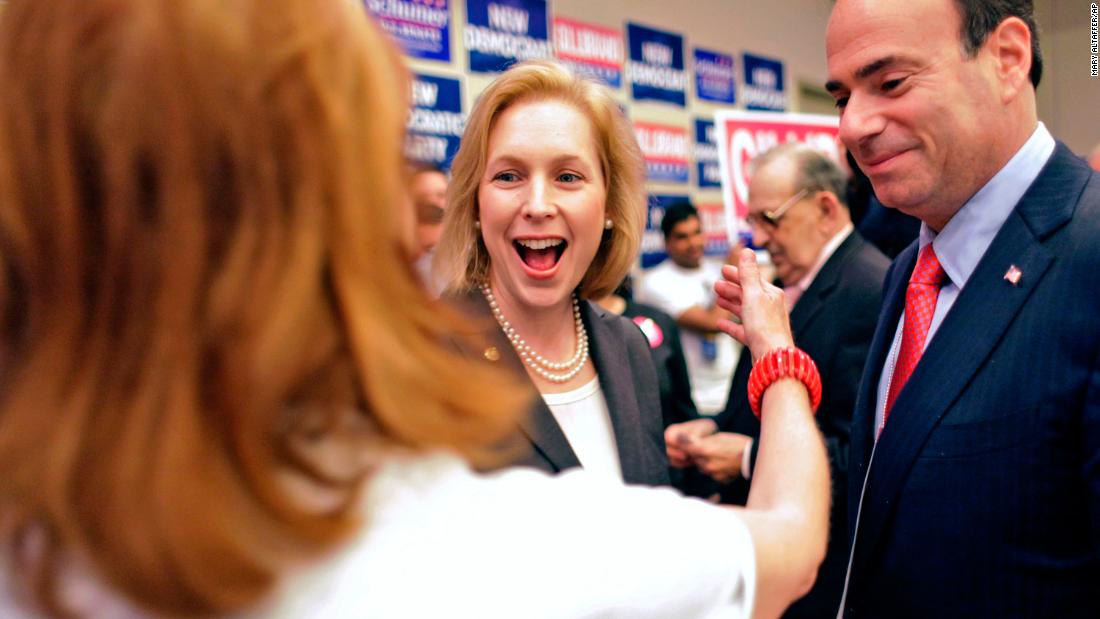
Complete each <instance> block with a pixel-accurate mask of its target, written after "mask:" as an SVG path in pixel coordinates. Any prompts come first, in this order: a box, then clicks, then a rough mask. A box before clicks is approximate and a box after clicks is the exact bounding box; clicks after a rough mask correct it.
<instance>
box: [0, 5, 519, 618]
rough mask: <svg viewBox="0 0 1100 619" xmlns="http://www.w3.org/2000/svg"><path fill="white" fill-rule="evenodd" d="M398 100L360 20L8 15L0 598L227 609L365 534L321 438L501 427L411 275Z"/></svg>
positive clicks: (182, 8) (79, 10)
mask: <svg viewBox="0 0 1100 619" xmlns="http://www.w3.org/2000/svg"><path fill="white" fill-rule="evenodd" d="M406 90H407V78H406V76H405V73H404V70H403V69H401V67H400V63H399V60H398V58H397V56H396V54H395V53H394V52H393V50H392V49H391V46H390V44H389V43H388V41H387V40H386V39H385V37H384V36H383V35H382V34H381V33H380V32H379V31H378V30H377V29H376V28H374V27H373V26H371V25H370V24H369V23H368V21H367V19H366V18H365V15H364V12H363V9H362V7H361V6H358V5H356V4H355V3H352V2H348V1H347V0H188V1H186V2H184V1H181V0H50V1H49V2H43V1H42V0H11V1H10V2H8V3H7V6H6V8H5V10H4V14H3V18H2V19H0V92H2V93H3V96H0V370H2V371H0V540H2V542H3V544H4V547H5V549H6V550H5V552H6V556H3V557H0V565H5V566H6V567H5V569H4V570H3V572H5V573H6V576H5V575H4V574H0V578H4V577H9V578H15V577H16V575H18V580H19V583H20V586H21V587H25V588H27V589H29V590H30V591H31V592H32V593H34V594H35V599H37V600H38V602H39V603H40V604H42V605H43V606H44V608H45V610H46V611H47V612H51V613H57V614H62V613H63V612H64V608H62V606H63V600H59V599H58V595H57V594H56V585H57V580H58V575H59V574H60V573H61V572H62V571H63V569H62V568H65V567H66V566H71V565H74V564H76V565H87V566H88V567H89V569H90V571H91V572H92V573H93V574H95V575H96V576H97V577H98V578H100V579H102V580H103V581H104V582H105V583H106V584H107V585H109V586H111V587H112V588H114V589H115V590H117V591H120V592H121V593H122V594H124V595H125V596H126V597H129V598H130V599H132V600H134V601H136V602H137V603H138V604H140V605H142V606H144V607H145V608H147V609H149V610H151V611H152V612H155V613H165V614H173V615H198V614H211V613H221V612H227V611H231V610H234V609H239V608H242V607H244V606H246V605H248V604H250V603H252V602H255V601H256V600H257V599H258V598H260V597H261V596H262V595H263V594H264V593H266V592H267V591H269V589H270V588H271V586H272V585H273V583H274V581H275V579H276V578H277V577H278V576H279V574H280V573H282V572H283V571H284V569H285V568H286V567H287V566H288V565H289V564H290V563H292V562H296V561H298V560H300V559H302V558H305V557H313V556H316V555H317V553H319V552H320V551H322V550H325V549H328V548H331V547H332V546H333V544H335V543H337V542H339V541H341V540H343V539H345V538H346V536H347V535H348V534H349V533H351V532H352V531H353V530H354V529H355V528H356V527H358V526H360V525H361V524H362V523H361V521H360V520H359V515H358V514H357V513H356V510H355V509H354V507H353V505H354V499H355V495H356V491H357V490H359V489H361V488H362V483H363V481H364V480H365V479H366V478H367V477H368V474H369V471H370V470H371V466H369V465H363V466H350V467H349V466H344V467H340V466H337V467H333V466H330V464H331V462H330V460H331V459H332V458H331V457H330V456H332V455H333V454H334V453H336V452H331V451H324V450H323V449H322V453H320V454H318V453H317V451H316V450H315V449H314V447H315V446H317V445H318V444H320V445H322V446H324V445H328V444H330V443H332V442H333V441H335V442H338V443H341V444H348V442H349V441H345V440H344V439H349V440H350V441H351V443H352V444H353V445H356V446H361V445H363V444H366V445H368V446H369V449H358V450H356V449H352V450H350V451H343V452H340V453H341V454H343V455H348V456H352V457H353V459H354V457H356V456H363V455H364V453H365V454H367V455H371V454H375V455H377V454H378V453H379V450H380V449H381V450H385V451H386V452H387V453H388V450H390V449H392V447H395V446H407V447H412V448H428V447H434V446H441V447H447V448H452V449H455V450H458V451H459V452H462V453H465V454H468V455H471V456H479V455H482V454H485V453H487V452H488V448H487V447H486V445H488V444H490V443H494V444H495V443H496V441H498V440H499V439H500V438H501V437H502V436H504V434H505V433H506V432H508V431H510V429H511V428H512V427H513V424H514V420H513V412H514V411H515V410H517V407H518V406H519V404H520V398H522V397H525V396H524V395H522V394H521V393H520V392H519V391H517V390H516V389H515V387H514V383H513V382H512V381H513V379H512V378H510V377H505V376H504V375H502V374H500V373H498V372H495V371H493V370H491V369H489V368H486V367H484V366H481V365H477V366H474V365H470V364H468V363H466V362H464V361H462V359H461V358H460V357H459V356H458V355H457V354H456V353H451V352H449V350H450V349H449V348H446V347H444V346H443V345H441V342H442V341H443V340H444V334H446V333H450V332H451V331H453V330H455V329H456V327H458V322H457V321H458V319H457V318H455V317H453V316H452V315H450V314H447V313H445V312H443V311H442V310H441V309H439V308H436V307H434V306H431V305H429V301H428V300H427V297H426V295H425V293H424V291H423V290H422V288H421V287H420V286H419V285H418V284H417V281H416V279H415V276H414V274H413V272H412V270H411V269H409V268H406V264H407V257H408V244H409V243H410V242H411V233H412V224H411V216H410V215H409V214H408V213H406V212H404V211H405V207H406V206H407V204H406V201H405V199H404V194H403V186H402V183H403V178H402V173H401V169H402V168H401V165H402V162H401V158H400V153H399V148H400V143H401V140H402V137H403V127H404V121H405V115H406V112H407V109H406V105H405V103H404V100H403V98H404V94H405V92H406ZM360 439H362V440H360ZM313 455H318V456H319V457H312V456H313ZM288 475H289V476H290V477H292V478H294V479H298V480H301V479H306V480H308V485H311V486H312V487H316V488H320V489H323V490H325V491H326V492H329V491H331V493H332V494H331V495H326V496H336V497H338V500H335V501H327V502H326V503H325V505H324V507H323V508H321V507H319V506H318V505H317V504H314V503H312V502H307V501H303V500H301V498H300V497H299V496H298V495H297V494H295V493H291V492H290V490H289V489H288V488H289V487H290V486H291V484H287V483H283V480H284V479H285V478H286V477H287V476H288ZM294 487H298V486H294ZM28 539H33V540H34V543H33V544H29V545H28V544H27V543H26V541H27V540H28ZM28 548H30V549H33V551H31V552H28V550H27V549H28Z"/></svg>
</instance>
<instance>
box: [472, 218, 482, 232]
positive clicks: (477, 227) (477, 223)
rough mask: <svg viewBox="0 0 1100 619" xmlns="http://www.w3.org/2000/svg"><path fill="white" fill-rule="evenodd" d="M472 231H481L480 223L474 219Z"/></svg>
mask: <svg viewBox="0 0 1100 619" xmlns="http://www.w3.org/2000/svg"><path fill="white" fill-rule="evenodd" d="M474 230H481V222H480V221H478V220H476V219H475V220H474Z"/></svg>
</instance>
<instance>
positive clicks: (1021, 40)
mask: <svg viewBox="0 0 1100 619" xmlns="http://www.w3.org/2000/svg"><path fill="white" fill-rule="evenodd" d="M982 48H983V51H984V52H985V53H988V54H989V56H990V59H991V60H992V62H993V66H994V69H995V71H996V74H997V79H998V84H999V87H1000V95H1001V102H1002V103H1008V102H1010V101H1012V100H1013V99H1015V98H1016V97H1017V96H1018V95H1019V94H1020V92H1021V91H1023V90H1025V89H1027V88H1030V87H1031V78H1030V75H1029V73H1030V72H1031V63H1032V61H1033V59H1032V57H1031V30H1029V29H1028V27H1027V23H1025V22H1024V20H1022V19H1020V18H1019V17H1008V18H1005V19H1004V21H1002V22H1001V23H1000V24H999V25H998V26H997V27H996V28H994V29H993V32H990V33H989V37H988V38H987V39H986V41H985V44H984V45H982Z"/></svg>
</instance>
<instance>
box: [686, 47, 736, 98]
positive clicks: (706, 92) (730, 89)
mask: <svg viewBox="0 0 1100 619" xmlns="http://www.w3.org/2000/svg"><path fill="white" fill-rule="evenodd" d="M736 81H737V78H736V76H735V75H734V72H733V56H731V55H729V54H723V53H721V52H712V51H710V50H705V49H701V48H698V47H696V48H695V96H696V97H698V98H699V99H701V100H704V101H715V102H717V103H726V104H730V105H733V103H734V100H735V95H734V86H733V85H734V83H736Z"/></svg>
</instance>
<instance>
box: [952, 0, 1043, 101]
mask: <svg viewBox="0 0 1100 619" xmlns="http://www.w3.org/2000/svg"><path fill="white" fill-rule="evenodd" d="M955 6H956V8H958V10H959V16H960V17H961V18H962V20H961V21H962V32H960V35H961V37H962V43H963V49H965V50H966V55H967V56H968V57H970V58H973V57H974V56H975V55H977V53H978V50H979V49H981V47H982V45H983V44H984V43H985V40H986V39H987V38H989V33H991V32H993V31H994V30H995V29H996V28H997V26H999V25H1000V24H1001V22H1003V21H1004V20H1005V19H1007V18H1009V17H1019V18H1020V19H1022V20H1024V23H1026V24H1027V28H1028V30H1030V31H1031V73H1030V74H1029V75H1028V77H1030V78H1031V85H1032V86H1034V87H1035V88H1038V87H1039V78H1041V77H1042V76H1043V56H1042V53H1041V52H1040V51H1039V28H1038V27H1037V26H1036V25H1035V6H1034V3H1033V2H1032V0H955Z"/></svg>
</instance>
